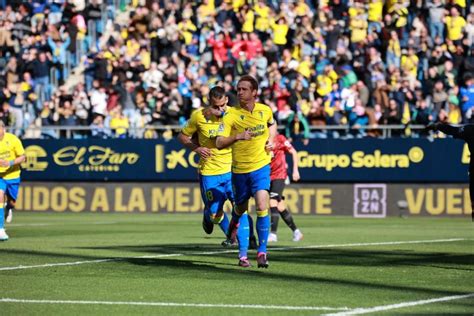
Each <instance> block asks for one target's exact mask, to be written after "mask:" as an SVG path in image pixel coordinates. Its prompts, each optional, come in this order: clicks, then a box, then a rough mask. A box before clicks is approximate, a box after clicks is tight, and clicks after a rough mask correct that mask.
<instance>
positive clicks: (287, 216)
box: [278, 197, 303, 241]
mask: <svg viewBox="0 0 474 316" xmlns="http://www.w3.org/2000/svg"><path fill="white" fill-rule="evenodd" d="M278 212H279V213H280V215H281V218H282V219H283V221H284V222H285V223H286V225H287V226H288V227H289V228H290V229H291V230H292V231H293V241H300V240H302V239H303V233H302V232H301V230H299V229H298V227H296V224H295V221H294V220H293V216H291V213H290V212H289V211H288V210H287V209H286V204H285V200H284V197H282V200H281V201H280V202H278Z"/></svg>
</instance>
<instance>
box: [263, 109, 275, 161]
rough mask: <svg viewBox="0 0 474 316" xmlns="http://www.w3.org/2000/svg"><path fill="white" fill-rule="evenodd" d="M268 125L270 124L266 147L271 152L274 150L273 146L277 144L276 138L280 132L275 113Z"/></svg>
mask: <svg viewBox="0 0 474 316" xmlns="http://www.w3.org/2000/svg"><path fill="white" fill-rule="evenodd" d="M270 113H271V112H270ZM267 124H268V132H269V135H268V141H267V143H266V145H265V150H266V151H268V152H270V151H272V150H273V146H274V143H275V137H276V135H277V134H278V130H277V129H278V126H277V123H276V121H275V119H274V118H273V113H271V117H270V119H269V120H268V122H267Z"/></svg>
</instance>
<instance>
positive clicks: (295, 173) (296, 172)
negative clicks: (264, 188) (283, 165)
mask: <svg viewBox="0 0 474 316" xmlns="http://www.w3.org/2000/svg"><path fill="white" fill-rule="evenodd" d="M288 152H289V153H290V154H291V157H292V158H293V174H292V175H291V177H292V178H293V181H295V182H298V181H299V180H300V179H301V177H300V171H299V166H298V153H297V152H296V150H295V149H294V148H293V147H292V148H291V149H290V150H289V151H288Z"/></svg>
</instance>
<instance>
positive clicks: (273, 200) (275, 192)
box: [268, 179, 285, 242]
mask: <svg viewBox="0 0 474 316" xmlns="http://www.w3.org/2000/svg"><path fill="white" fill-rule="evenodd" d="M284 186H285V180H282V179H275V180H272V181H271V183H270V216H271V232H270V234H269V235H268V242H276V241H277V240H278V237H277V230H278V221H279V220H280V212H278V203H279V202H280V201H281V199H282V195H283V188H284Z"/></svg>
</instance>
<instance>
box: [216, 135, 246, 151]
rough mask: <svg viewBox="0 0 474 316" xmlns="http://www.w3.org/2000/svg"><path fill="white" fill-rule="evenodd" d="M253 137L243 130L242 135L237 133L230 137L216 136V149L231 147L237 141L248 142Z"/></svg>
mask: <svg viewBox="0 0 474 316" xmlns="http://www.w3.org/2000/svg"><path fill="white" fill-rule="evenodd" d="M252 137H253V135H252V133H251V132H250V131H249V130H245V131H244V132H242V133H238V134H235V135H230V136H217V138H216V147H217V148H218V149H222V148H227V147H229V146H232V145H233V144H234V143H235V142H236V141H239V140H249V139H251V138H252Z"/></svg>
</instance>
